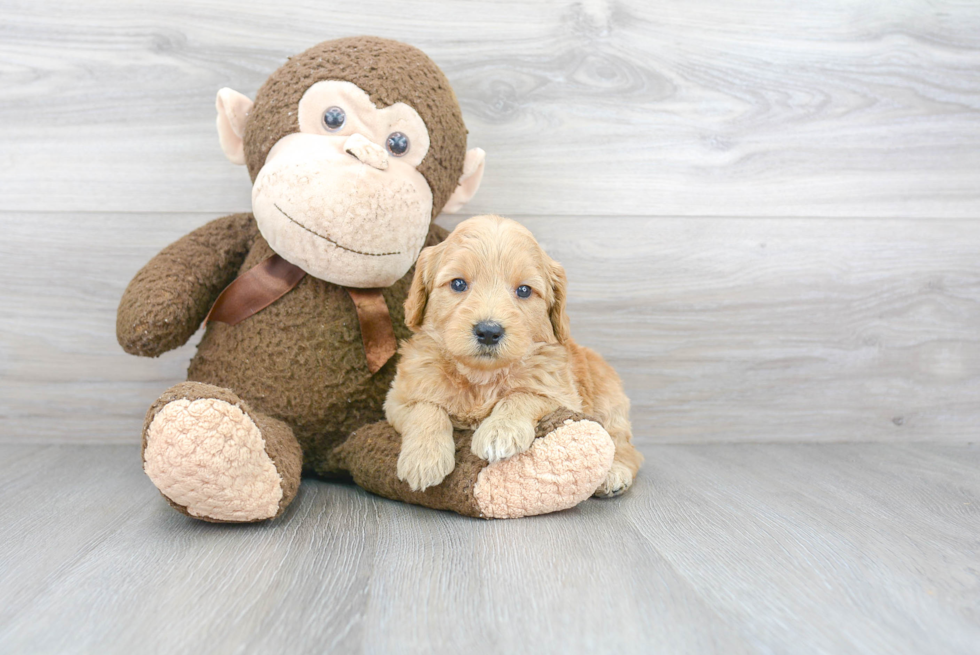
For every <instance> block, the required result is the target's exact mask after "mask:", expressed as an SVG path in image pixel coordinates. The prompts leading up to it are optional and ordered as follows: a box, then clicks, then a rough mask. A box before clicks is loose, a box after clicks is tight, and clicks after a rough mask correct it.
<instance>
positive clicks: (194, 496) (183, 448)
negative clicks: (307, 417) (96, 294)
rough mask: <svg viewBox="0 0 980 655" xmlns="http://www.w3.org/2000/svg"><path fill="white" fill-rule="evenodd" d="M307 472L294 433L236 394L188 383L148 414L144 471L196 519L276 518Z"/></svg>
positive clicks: (174, 503)
mask: <svg viewBox="0 0 980 655" xmlns="http://www.w3.org/2000/svg"><path fill="white" fill-rule="evenodd" d="M302 467H303V453H302V451H301V450H300V446H299V443H298V442H297V441H296V438H295V437H294V436H293V431H292V429H291V428H290V427H289V426H288V425H286V424H285V423H283V422H282V421H278V420H276V419H274V418H270V417H268V416H265V415H264V414H260V413H259V412H256V411H253V410H252V409H250V408H249V407H248V405H247V404H246V403H245V402H243V401H242V400H241V399H239V398H238V396H236V395H235V394H234V393H233V392H232V391H230V390H228V389H223V388H221V387H216V386H213V385H210V384H202V383H200V382H182V383H180V384H178V385H176V386H173V387H171V388H170V389H168V390H167V391H166V392H165V393H164V394H163V395H162V396H160V398H159V399H157V401H156V402H155V403H153V405H152V406H151V407H150V409H149V411H148V412H147V413H146V421H145V422H144V423H143V470H144V471H146V474H147V475H148V476H150V480H152V481H153V484H155V485H156V487H157V489H159V490H160V493H162V494H163V496H164V498H166V499H167V501H168V502H169V503H170V504H171V505H172V506H173V507H174V508H175V509H177V510H178V511H179V512H182V513H184V514H187V515H188V516H192V517H194V518H199V519H203V520H205V521H212V522H215V523H246V522H252V521H262V520H265V519H271V518H275V517H276V516H279V515H280V514H282V512H283V510H285V509H286V507H287V506H288V505H289V503H290V501H292V500H293V498H295V496H296V492H297V490H298V489H299V481H300V473H301V471H302Z"/></svg>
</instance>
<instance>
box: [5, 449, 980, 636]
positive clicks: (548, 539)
mask: <svg viewBox="0 0 980 655" xmlns="http://www.w3.org/2000/svg"><path fill="white" fill-rule="evenodd" d="M644 450H645V453H646V455H647V458H648V460H647V461H648V464H647V466H646V468H645V469H644V471H643V473H642V475H641V477H640V478H639V480H638V481H637V484H636V486H635V487H634V488H633V490H632V491H631V492H630V493H629V494H628V495H627V496H625V497H623V498H621V499H618V500H613V501H597V500H590V501H587V502H586V503H585V504H583V505H581V506H580V507H578V508H576V509H574V510H571V511H568V512H565V513H562V514H557V515H551V516H544V517H537V518H532V519H522V520H516V521H497V522H484V521H478V520H471V519H465V518H461V517H457V516H455V515H452V514H447V513H441V512H435V511H430V510H426V509H421V508H416V507H410V506H405V505H401V504H398V503H394V502H390V501H386V500H382V499H378V498H376V497H373V496H370V495H368V494H367V493H365V492H363V491H361V490H359V489H357V488H355V487H350V486H345V485H337V484H328V483H324V482H320V481H314V480H307V481H305V482H304V484H303V487H302V490H301V493H300V496H299V498H298V500H297V501H296V502H295V503H294V505H293V507H292V508H291V509H290V511H289V512H288V513H287V514H286V515H284V516H283V517H282V518H281V519H279V520H277V521H276V522H274V523H271V524H267V525H245V526H229V525H211V524H207V523H201V522H197V521H194V520H191V519H188V518H186V517H184V516H181V515H179V514H177V513H176V512H174V511H173V510H171V509H170V508H169V507H168V506H167V505H166V504H165V503H164V501H163V500H162V499H161V498H160V497H159V496H158V495H157V493H156V491H155V490H154V489H153V487H152V486H151V484H150V483H149V481H148V480H147V479H146V478H145V476H144V475H143V473H142V471H141V470H140V467H139V464H138V458H139V453H138V450H137V449H136V448H134V447H131V446H53V445H49V446H30V445H25V446H11V445H7V446H0V530H2V535H3V538H2V541H0V652H3V653H138V652H160V653H187V652H208V653H252V652H284V653H307V652H309V653H324V652H338V653H339V652H344V653H361V652H363V653H417V652H441V653H448V652H460V653H514V652H544V653H605V652H609V653H684V654H687V655H698V654H701V653H724V654H726V655H732V654H738V653H780V654H796V653H801V654H802V653H880V654H888V655H896V654H904V653H909V654H916V655H921V654H924V653H942V654H944V655H952V654H975V653H978V652H980V578H978V570H980V475H978V473H980V447H978V446H976V445H972V446H971V445H950V444H902V445H886V444H812V445H806V444H786V445H778V444H774V445H752V444H738V445H688V446H682V445H659V446H647V447H645V448H644Z"/></svg>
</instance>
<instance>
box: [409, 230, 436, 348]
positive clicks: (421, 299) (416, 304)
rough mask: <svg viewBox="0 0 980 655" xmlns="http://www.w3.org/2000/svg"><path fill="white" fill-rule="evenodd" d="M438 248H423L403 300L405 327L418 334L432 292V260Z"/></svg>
mask: <svg viewBox="0 0 980 655" xmlns="http://www.w3.org/2000/svg"><path fill="white" fill-rule="evenodd" d="M438 247H439V246H429V247H428V248H423V249H422V252H420V253H419V258H418V261H416V262H415V277H413V278H412V286H411V288H410V289H409V290H408V297H407V298H405V325H406V326H407V327H408V329H409V330H411V331H412V332H418V330H419V328H420V327H422V319H423V318H425V303H426V302H428V300H429V293H430V292H431V291H432V276H433V274H434V271H433V268H434V264H433V259H434V255H435V250H436V248H438Z"/></svg>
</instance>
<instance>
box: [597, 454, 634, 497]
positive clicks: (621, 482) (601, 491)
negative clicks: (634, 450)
mask: <svg viewBox="0 0 980 655" xmlns="http://www.w3.org/2000/svg"><path fill="white" fill-rule="evenodd" d="M631 486H633V474H632V473H630V470H629V469H628V468H626V467H625V466H623V465H622V464H620V463H619V462H613V465H612V468H611V469H609V473H607V474H606V479H605V480H603V481H602V484H600V485H599V488H598V489H596V490H595V494H593V495H594V496H596V497H597V498H613V497H615V496H620V495H622V494H623V493H625V492H626V490H627V489H629V488H630V487H631Z"/></svg>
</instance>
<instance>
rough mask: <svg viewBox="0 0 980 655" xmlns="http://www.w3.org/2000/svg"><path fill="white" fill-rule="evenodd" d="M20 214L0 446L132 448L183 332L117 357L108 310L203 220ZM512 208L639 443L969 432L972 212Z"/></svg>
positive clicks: (6, 300) (974, 393)
mask: <svg viewBox="0 0 980 655" xmlns="http://www.w3.org/2000/svg"><path fill="white" fill-rule="evenodd" d="M29 218H30V220H29V221H25V220H24V217H23V216H22V215H19V214H13V213H0V231H2V233H3V234H4V235H5V236H4V239H3V241H2V242H0V277H2V278H3V279H6V280H8V283H7V284H5V285H3V286H2V287H0V306H3V307H4V308H6V310H5V311H4V312H2V313H0V417H2V419H3V429H2V432H0V440H2V441H6V442H13V441H17V442H25V441H36V440H47V441H52V442H75V443H77V442H80V441H94V442H110V443H135V442H136V441H137V440H138V435H139V430H140V426H141V424H142V423H141V422H142V419H143V415H144V413H145V411H146V408H147V407H148V406H149V405H150V403H152V402H153V400H155V399H156V397H157V396H158V395H159V394H160V393H162V392H163V390H164V389H166V388H167V387H169V386H170V385H171V384H174V383H176V382H178V381H180V380H182V379H184V374H185V370H186V365H187V362H188V360H189V358H190V356H191V355H192V354H193V345H188V346H185V347H184V348H181V349H180V350H178V351H175V352H172V353H168V354H166V355H164V356H163V357H161V358H159V359H155V360H154V359H140V358H136V357H132V356H129V355H126V354H124V353H123V352H122V350H121V349H120V348H119V346H118V345H117V344H116V341H115V311H116V306H117V304H118V301H119V297H120V296H121V294H122V291H123V288H124V287H125V285H126V284H127V282H128V281H129V279H130V278H131V277H132V275H133V274H134V273H135V272H136V271H137V270H138V269H139V268H140V267H141V266H142V265H143V264H144V263H145V262H146V261H147V260H148V259H149V258H150V257H152V256H153V255H154V254H155V253H156V252H157V251H158V250H159V249H160V248H162V247H163V246H164V245H166V244H167V243H169V242H170V241H172V240H174V239H176V238H178V237H180V236H181V235H182V234H184V233H186V232H187V231H189V230H191V229H192V228H193V227H195V226H197V225H199V224H201V223H203V222H204V221H206V220H207V219H208V218H210V217H207V216H202V215H194V216H191V215H185V214H172V215H167V214H159V215H150V216H147V215H140V214H136V215H130V214H80V215H78V216H69V215H67V214H60V213H55V214H31V215H29ZM517 218H519V219H520V220H521V221H522V222H523V223H524V224H525V225H527V226H528V227H529V228H530V229H531V230H532V231H533V232H534V233H535V234H536V235H537V236H538V238H539V239H540V241H541V243H542V245H543V246H544V247H545V248H546V249H547V251H548V252H549V253H550V254H551V255H552V256H553V257H554V258H556V259H557V260H558V261H560V262H562V263H563V264H564V265H565V267H566V269H567V272H568V277H569V296H570V302H569V313H570V315H571V318H572V334H573V336H574V337H575V338H576V339H577V340H578V341H579V342H580V343H584V344H585V345H588V346H591V347H593V348H595V349H596V350H598V351H599V352H600V353H602V354H603V355H604V356H605V357H606V358H607V359H608V360H609V361H610V362H611V363H612V364H613V365H614V366H615V367H616V369H617V370H618V371H619V372H620V374H621V375H622V377H623V380H624V382H625V385H626V389H627V393H628V394H629V395H630V397H631V399H632V401H633V413H632V416H633V423H634V427H635V434H636V438H637V440H638V441H639V442H640V443H654V442H657V443H669V442H719V441H721V442H730V441H767V442H768V441H786V440H790V441H893V440H898V441H931V440H947V441H964V440H966V441H973V440H975V439H976V435H977V431H976V426H977V425H980V405H978V404H977V402H976V398H977V397H980V340H978V336H977V327H976V326H977V325H978V324H980V263H978V260H977V257H976V245H975V244H977V243H978V242H980V223H977V222H973V221H943V220H933V221H901V220H880V221H864V220H838V219H827V220H797V219H792V220H790V219H783V220H767V219H755V220H752V219H700V220H691V219H685V218H663V219H653V218H633V219H625V218H619V219H616V220H612V219H609V218H607V217H595V218H587V217H562V218H541V217H517ZM449 225H451V224H449ZM93 232H94V233H99V234H104V235H106V236H107V238H106V240H105V242H104V243H101V244H98V245H90V246H87V247H81V246H80V245H79V244H85V243H86V240H87V239H91V238H92V237H91V235H92V233H93ZM38 235H43V239H44V242H45V247H44V248H39V247H38V245H37V239H38V238H39V237H38ZM192 341H196V339H195V340H192Z"/></svg>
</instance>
